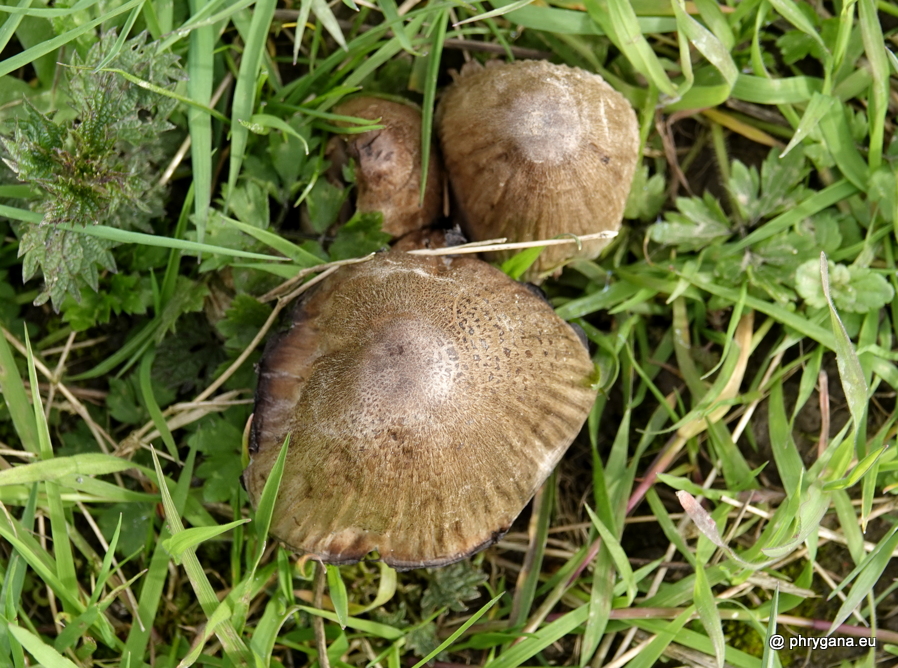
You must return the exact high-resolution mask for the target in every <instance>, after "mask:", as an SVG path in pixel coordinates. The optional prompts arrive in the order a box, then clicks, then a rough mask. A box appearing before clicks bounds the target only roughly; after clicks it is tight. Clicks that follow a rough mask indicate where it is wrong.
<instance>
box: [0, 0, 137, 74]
mask: <svg viewBox="0 0 898 668" xmlns="http://www.w3.org/2000/svg"><path fill="white" fill-rule="evenodd" d="M142 2H144V0H129V1H128V2H126V3H125V4H123V5H120V6H118V7H116V8H115V9H111V10H109V11H108V12H106V13H104V14H103V15H102V16H100V17H98V18H96V19H93V20H92V21H88V22H86V23H83V24H81V25H79V26H78V27H77V28H72V29H71V30H68V31H66V32H64V33H63V34H61V35H59V36H58V37H54V38H53V39H50V40H47V41H46V42H43V43H41V44H37V45H35V46H32V47H31V48H30V49H25V50H24V51H22V52H21V53H17V54H16V55H14V56H12V57H11V58H7V59H6V60H4V61H2V62H0V77H2V76H5V75H7V74H9V73H10V72H15V71H16V70H19V69H21V68H23V67H25V66H27V65H29V64H30V63H32V62H33V61H35V60H37V59H38V58H40V57H41V56H45V55H47V54H48V53H52V52H53V51H55V50H56V49H58V48H59V47H61V46H65V45H66V44H68V43H69V42H71V41H73V40H75V39H77V38H78V37H80V36H81V35H84V34H85V33H88V32H90V31H92V30H93V29H94V28H96V27H97V26H98V25H100V24H101V23H105V22H106V21H109V20H110V19H112V18H115V17H116V16H118V15H119V14H124V13H125V12H129V11H131V10H132V9H134V8H135V7H137V6H138V5H140V4H141V3H142Z"/></svg>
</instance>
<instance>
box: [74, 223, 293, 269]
mask: <svg viewBox="0 0 898 668" xmlns="http://www.w3.org/2000/svg"><path fill="white" fill-rule="evenodd" d="M58 227H59V228H60V229H63V230H67V231H69V232H77V233H78V234H87V235H90V236H93V237H97V238H99V239H106V240H108V241H117V242H119V243H125V244H141V245H143V246H156V247H158V248H176V249H178V250H181V251H187V252H190V251H194V252H204V253H213V254H217V255H227V256H230V257H244V258H249V259H252V260H275V261H278V262H283V260H284V258H282V257H276V256H274V255H262V254H261V253H250V252H247V251H241V250H235V249H231V248H223V247H221V246H212V245H210V244H201V243H197V242H195V241H187V240H186V239H171V238H169V237H159V236H155V235H152V234H144V233H142V232H130V231H128V230H119V229H116V228H114V227H106V226H104V225H92V226H89V227H80V226H77V225H70V224H68V223H64V224H60V225H59V226H58Z"/></svg>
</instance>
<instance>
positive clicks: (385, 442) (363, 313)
mask: <svg viewBox="0 0 898 668" xmlns="http://www.w3.org/2000/svg"><path fill="white" fill-rule="evenodd" d="M593 369H594V367H593V365H592V363H591V361H590V358H589V354H588V352H587V350H586V348H585V346H584V345H583V342H582V341H581V339H580V338H579V337H578V334H577V332H575V330H574V329H573V327H571V326H570V325H569V324H568V323H566V322H564V321H563V320H562V319H561V318H559V317H558V316H557V315H555V312H554V311H553V310H552V307H551V306H550V305H549V304H548V303H547V302H546V301H545V300H544V299H543V298H541V297H539V296H537V295H536V294H534V292H533V291H532V290H531V289H528V286H525V285H523V284H520V283H517V282H516V281H513V280H511V279H510V278H508V277H507V276H505V275H504V274H503V273H501V272H500V271H498V270H497V269H495V268H493V267H491V266H490V265H489V264H487V263H485V262H482V261H481V260H477V259H474V258H455V259H448V258H444V257H433V256H431V257H422V256H415V255H410V254H406V253H400V252H395V251H394V252H389V253H383V254H380V255H377V256H375V257H374V258H372V259H371V260H370V261H368V262H363V263H358V264H354V265H348V266H344V267H341V268H340V269H339V270H337V271H336V272H335V273H334V274H332V275H331V276H330V277H328V278H327V279H325V280H324V281H322V282H321V283H320V284H319V285H318V286H316V287H315V288H314V289H313V290H311V291H310V292H309V293H308V294H307V296H305V298H304V299H303V301H302V302H301V303H299V304H298V305H297V307H296V309H295V311H294V314H293V325H292V328H291V329H290V330H289V331H288V332H287V333H286V334H285V335H284V336H283V337H282V338H280V339H278V340H276V341H274V342H273V343H270V344H269V346H268V347H267V349H266V352H265V354H264V356H263V359H262V362H261V367H260V375H259V386H258V390H257V394H256V406H255V411H254V416H253V419H252V425H251V431H250V448H249V449H250V456H251V462H250V464H249V467H248V468H247V470H246V471H245V473H244V482H245V484H246V488H247V490H248V492H249V495H250V498H251V499H252V502H253V504H254V505H255V504H257V503H258V501H259V498H260V496H261V493H262V489H263V487H264V484H265V481H266V479H267V478H268V476H269V473H270V471H271V468H272V466H273V465H274V462H275V460H276V459H277V457H278V454H279V451H280V448H281V446H282V444H283V443H284V441H285V439H286V437H287V436H289V437H290V441H289V446H288V452H287V455H286V464H285V468H284V475H283V478H282V481H281V486H280V492H279V494H278V498H277V501H276V507H275V512H274V516H273V519H272V523H271V533H272V534H273V535H274V536H275V537H276V538H278V539H279V540H281V541H282V542H283V543H284V544H286V545H287V546H288V547H290V548H292V549H293V550H295V551H299V552H303V553H306V554H309V555H312V556H313V557H314V558H315V559H318V560H321V561H324V562H327V563H334V564H345V563H355V562H357V561H359V560H360V559H361V558H362V557H364V556H365V555H366V554H368V553H369V552H371V551H373V550H377V551H378V552H379V553H380V557H381V558H382V559H383V561H385V562H386V563H387V564H389V565H391V566H393V567H395V568H398V569H408V568H419V567H424V566H440V565H445V564H450V563H453V562H455V561H458V560H460V559H462V558H464V557H466V556H468V555H470V554H473V553H474V552H477V551H478V550H481V549H483V548H485V547H487V546H488V545H490V544H492V543H494V542H495V541H496V540H498V539H499V538H500V537H501V536H502V535H503V534H504V533H505V532H506V531H507V530H508V528H509V527H510V526H511V523H512V522H513V521H514V519H515V518H516V517H517V515H518V514H519V513H520V512H521V510H522V509H523V508H524V506H525V505H526V504H527V502H528V501H529V500H530V498H531V497H532V496H533V494H534V493H535V491H536V490H537V488H538V487H539V486H540V485H541V484H542V482H543V481H544V480H545V479H546V477H547V476H548V475H549V474H550V473H551V471H552V469H553V468H554V467H555V465H556V464H557V463H558V460H559V459H560V458H561V456H562V454H563V453H564V452H565V450H566V449H567V448H568V446H569V445H570V443H571V442H572V441H573V439H574V437H575V436H576V435H577V433H578V432H579V430H580V428H581V426H582V424H583V422H584V420H585V419H586V416H587V414H588V412H589V410H590V407H591V406H592V403H593V401H594V399H595V394H596V393H595V391H594V390H593V389H592V387H591V381H592V378H593Z"/></svg>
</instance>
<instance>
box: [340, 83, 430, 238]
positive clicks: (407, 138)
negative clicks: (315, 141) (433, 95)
mask: <svg viewBox="0 0 898 668" xmlns="http://www.w3.org/2000/svg"><path fill="white" fill-rule="evenodd" d="M334 112H335V113H337V114H340V115H342V116H354V117H356V118H364V119H368V120H374V121H378V124H379V125H383V126H384V127H383V128H382V129H380V130H369V131H368V132H362V133H360V134H346V135H342V136H341V137H340V138H335V140H336V142H344V143H345V151H346V154H348V156H349V157H351V158H353V159H354V160H355V164H356V171H355V180H356V185H357V186H358V194H357V197H356V208H357V210H359V211H363V212H368V211H380V212H381V213H383V217H384V220H383V226H382V227H381V229H382V230H383V231H384V232H387V233H388V234H391V235H393V236H394V237H399V236H402V235H404V234H407V233H409V232H412V231H414V230H418V229H421V228H422V227H425V226H427V225H429V224H430V223H431V222H432V221H433V220H434V219H436V217H437V216H438V215H439V212H440V204H441V203H442V195H443V192H442V182H443V178H442V168H441V167H440V161H439V158H438V156H437V151H436V147H435V146H433V145H431V149H430V160H429V161H428V168H427V188H426V190H425V194H424V201H423V204H422V203H421V199H420V188H421V159H422V155H421V112H420V111H418V110H417V109H416V108H415V107H413V106H412V105H411V104H405V103H401V102H391V101H390V100H382V99H380V98H376V97H356V98H353V99H351V100H349V101H347V102H343V103H342V104H340V105H339V106H337V107H336V109H334ZM338 148H340V147H339V144H337V145H334V144H331V146H330V147H329V152H328V153H329V157H332V159H337V160H339V154H340V151H339V150H338Z"/></svg>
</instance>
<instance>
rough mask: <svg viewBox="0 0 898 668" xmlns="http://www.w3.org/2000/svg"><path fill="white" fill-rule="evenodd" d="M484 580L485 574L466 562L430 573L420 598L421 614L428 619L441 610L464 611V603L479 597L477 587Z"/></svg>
mask: <svg viewBox="0 0 898 668" xmlns="http://www.w3.org/2000/svg"><path fill="white" fill-rule="evenodd" d="M486 579H487V578H486V573H484V572H483V571H481V570H480V569H479V568H475V567H474V566H473V564H471V562H470V561H467V560H465V561H459V562H458V563H455V564H452V565H451V566H446V567H444V568H438V569H436V570H434V571H432V572H431V580H430V584H428V585H427V589H425V590H424V595H423V596H422V597H421V613H422V614H423V615H424V616H425V617H429V616H430V615H432V614H433V613H435V612H437V611H438V610H442V609H443V608H448V609H449V610H455V611H456V612H461V611H462V610H466V607H465V604H464V602H465V601H470V600H472V599H475V598H477V597H478V596H480V589H479V587H480V585H482V584H483V583H484V582H486Z"/></svg>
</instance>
